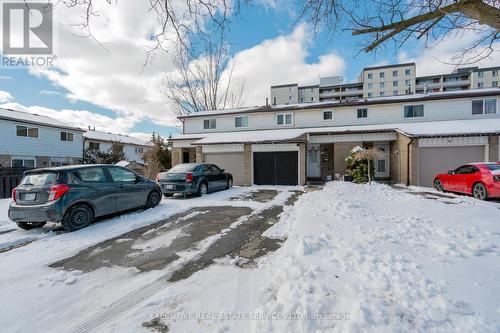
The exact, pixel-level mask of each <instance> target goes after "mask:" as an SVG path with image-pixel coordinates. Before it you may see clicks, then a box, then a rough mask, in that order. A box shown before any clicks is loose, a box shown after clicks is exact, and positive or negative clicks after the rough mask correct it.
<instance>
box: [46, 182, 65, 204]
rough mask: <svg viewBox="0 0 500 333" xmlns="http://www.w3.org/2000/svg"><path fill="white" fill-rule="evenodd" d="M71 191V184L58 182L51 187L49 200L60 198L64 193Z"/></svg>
mask: <svg viewBox="0 0 500 333" xmlns="http://www.w3.org/2000/svg"><path fill="white" fill-rule="evenodd" d="M68 191H69V186H68V185H66V184H58V185H54V186H51V187H50V192H49V201H54V200H57V199H59V198H60V197H62V196H63V195H64V193H66V192H68Z"/></svg>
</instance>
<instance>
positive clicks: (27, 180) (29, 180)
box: [21, 172, 57, 186]
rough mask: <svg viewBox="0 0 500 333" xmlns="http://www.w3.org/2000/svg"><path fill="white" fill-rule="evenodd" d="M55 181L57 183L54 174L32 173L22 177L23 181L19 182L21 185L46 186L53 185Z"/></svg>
mask: <svg viewBox="0 0 500 333" xmlns="http://www.w3.org/2000/svg"><path fill="white" fill-rule="evenodd" d="M56 181H57V173H54V172H44V173H32V174H28V175H26V176H24V178H23V180H21V185H26V186H48V185H53V184H55V183H56Z"/></svg>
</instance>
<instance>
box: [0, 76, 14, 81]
mask: <svg viewBox="0 0 500 333" xmlns="http://www.w3.org/2000/svg"><path fill="white" fill-rule="evenodd" d="M0 80H12V78H11V77H10V76H5V75H0Z"/></svg>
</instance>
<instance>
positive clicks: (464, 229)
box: [0, 182, 500, 332]
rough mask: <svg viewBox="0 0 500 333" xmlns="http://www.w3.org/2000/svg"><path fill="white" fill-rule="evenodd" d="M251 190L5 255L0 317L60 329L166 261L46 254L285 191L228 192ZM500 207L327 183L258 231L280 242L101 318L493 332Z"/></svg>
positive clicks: (185, 327) (268, 327)
mask: <svg viewBox="0 0 500 333" xmlns="http://www.w3.org/2000/svg"><path fill="white" fill-rule="evenodd" d="M247 190H248V189H243V188H235V189H232V190H230V191H223V192H219V193H215V194H211V195H208V196H206V197H203V198H199V199H191V200H165V201H163V202H162V204H161V205H160V206H159V207H157V208H154V209H151V210H148V211H145V212H142V213H132V214H128V215H125V216H122V217H117V218H114V219H111V220H108V221H104V222H102V223H97V224H95V225H93V226H91V227H89V228H87V229H85V230H82V231H79V232H76V233H70V234H62V235H54V236H52V237H46V238H44V239H42V240H39V241H36V242H34V243H32V244H29V245H27V246H25V247H22V248H19V249H15V250H12V251H9V252H6V253H3V254H1V255H0V267H2V275H1V276H0V285H1V286H2V287H1V292H2V300H3V301H2V302H1V303H0V322H1V323H2V330H5V331H15V330H21V329H22V330H34V329H35V330H41V331H49V330H50V331H56V330H58V329H59V330H63V331H66V330H68V327H70V326H73V325H74V324H75V322H76V323H78V321H79V320H84V319H85V318H86V319H89V318H93V316H94V315H96V314H99V312H100V311H101V310H104V309H106V308H107V307H108V306H110V305H112V304H113V302H114V301H115V300H117V299H118V298H119V297H121V296H123V295H125V294H127V293H128V292H131V291H132V292H133V291H135V290H136V289H138V288H139V287H140V286H141V285H144V284H147V283H149V282H151V281H154V280H156V279H161V278H162V276H164V274H165V272H162V271H152V272H149V273H140V274H139V273H138V272H136V271H135V270H134V269H125V268H122V267H112V268H102V269H99V270H97V271H95V272H92V273H87V274H82V273H80V272H65V271H61V270H57V269H51V268H48V267H47V264H48V263H51V262H54V261H56V260H60V259H62V258H66V257H68V256H70V255H72V254H74V253H76V252H78V251H79V250H81V249H83V248H85V247H88V246H89V245H91V244H95V243H97V242H100V241H102V240H104V239H109V238H111V237H113V236H116V235H119V234H122V233H124V232H126V231H128V230H131V229H134V228H138V227H141V226H143V225H147V224H150V223H153V222H154V221H157V220H160V219H162V218H164V217H166V216H168V215H171V214H174V213H176V212H179V211H181V210H186V209H188V208H191V207H195V206H206V205H219V206H220V205H222V204H223V205H234V206H249V207H251V208H253V209H257V210H259V209H263V208H265V207H269V205H272V204H281V203H283V202H284V201H285V200H286V198H287V196H288V193H285V192H282V193H281V194H280V195H278V197H276V198H275V199H274V200H273V201H272V202H268V203H258V202H252V201H230V200H228V198H230V197H232V196H235V195H237V194H242V193H243V192H245V191H247ZM499 208H500V205H499V204H498V203H491V202H486V203H485V202H479V201H477V200H475V199H472V198H466V199H464V197H462V196H457V197H456V198H451V199H446V200H431V199H428V198H425V197H423V196H421V195H416V194H411V193H407V192H406V191H405V190H396V189H393V188H391V187H388V186H386V185H380V184H373V185H370V186H369V185H355V184H351V183H342V182H333V183H328V184H327V186H325V188H324V189H323V190H321V191H312V192H309V193H306V194H304V195H303V196H301V197H300V199H299V200H298V201H297V202H296V203H295V205H294V206H289V207H285V210H284V213H283V214H282V215H281V218H280V222H279V223H277V224H275V225H274V226H272V227H271V228H270V229H268V231H267V232H266V234H265V235H266V236H268V237H277V238H282V239H286V241H285V242H284V243H283V245H282V247H281V248H279V249H278V250H276V251H275V252H272V253H270V254H268V255H266V256H265V257H263V258H261V259H260V260H258V261H257V264H256V266H255V267H251V268H240V267H237V266H235V265H234V263H235V262H236V261H237V260H234V259H230V258H224V259H221V260H217V262H216V264H214V265H211V266H209V267H208V268H206V269H203V270H201V271H198V272H196V273H195V274H194V275H192V276H191V277H189V278H187V279H185V280H180V281H178V282H175V283H169V282H167V281H166V280H165V279H163V281H164V284H163V283H162V284H160V285H159V289H158V290H154V292H152V293H151V295H150V296H148V297H146V298H145V299H144V300H143V301H142V302H140V303H139V304H138V305H131V306H129V307H126V308H125V309H124V310H122V312H120V313H121V315H119V316H117V317H114V318H112V319H111V320H109V321H106V322H105V323H104V324H103V325H102V326H100V327H99V331H102V332H140V331H144V332H147V331H149V329H147V328H144V327H143V326H142V324H143V323H144V322H147V321H149V320H150V319H151V318H160V320H161V322H162V323H164V324H165V325H168V327H169V329H170V331H172V332H372V331H376V332H408V331H416V332H498V331H500V284H499V283H498V281H499V280H500V223H499V221H500V220H499V216H500V210H499ZM13 233H16V234H17V233H18V232H17V231H16V232H12V233H11V234H13ZM23 234H26V232H23ZM7 235H8V234H7ZM3 236H6V235H3ZM165 241H166V242H168V241H169V239H165ZM149 245H150V246H153V247H155V246H157V245H158V244H149ZM20 277H21V278H20ZM4 286H9V288H5V287H4ZM156 286H158V285H156ZM5 300H9V301H8V302H7V301H5ZM68 325H70V326H68Z"/></svg>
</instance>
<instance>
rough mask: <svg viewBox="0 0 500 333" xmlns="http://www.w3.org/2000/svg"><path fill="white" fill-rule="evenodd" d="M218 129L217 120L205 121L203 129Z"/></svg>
mask: <svg viewBox="0 0 500 333" xmlns="http://www.w3.org/2000/svg"><path fill="white" fill-rule="evenodd" d="M215 128H217V120H216V119H205V120H203V129H215Z"/></svg>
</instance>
